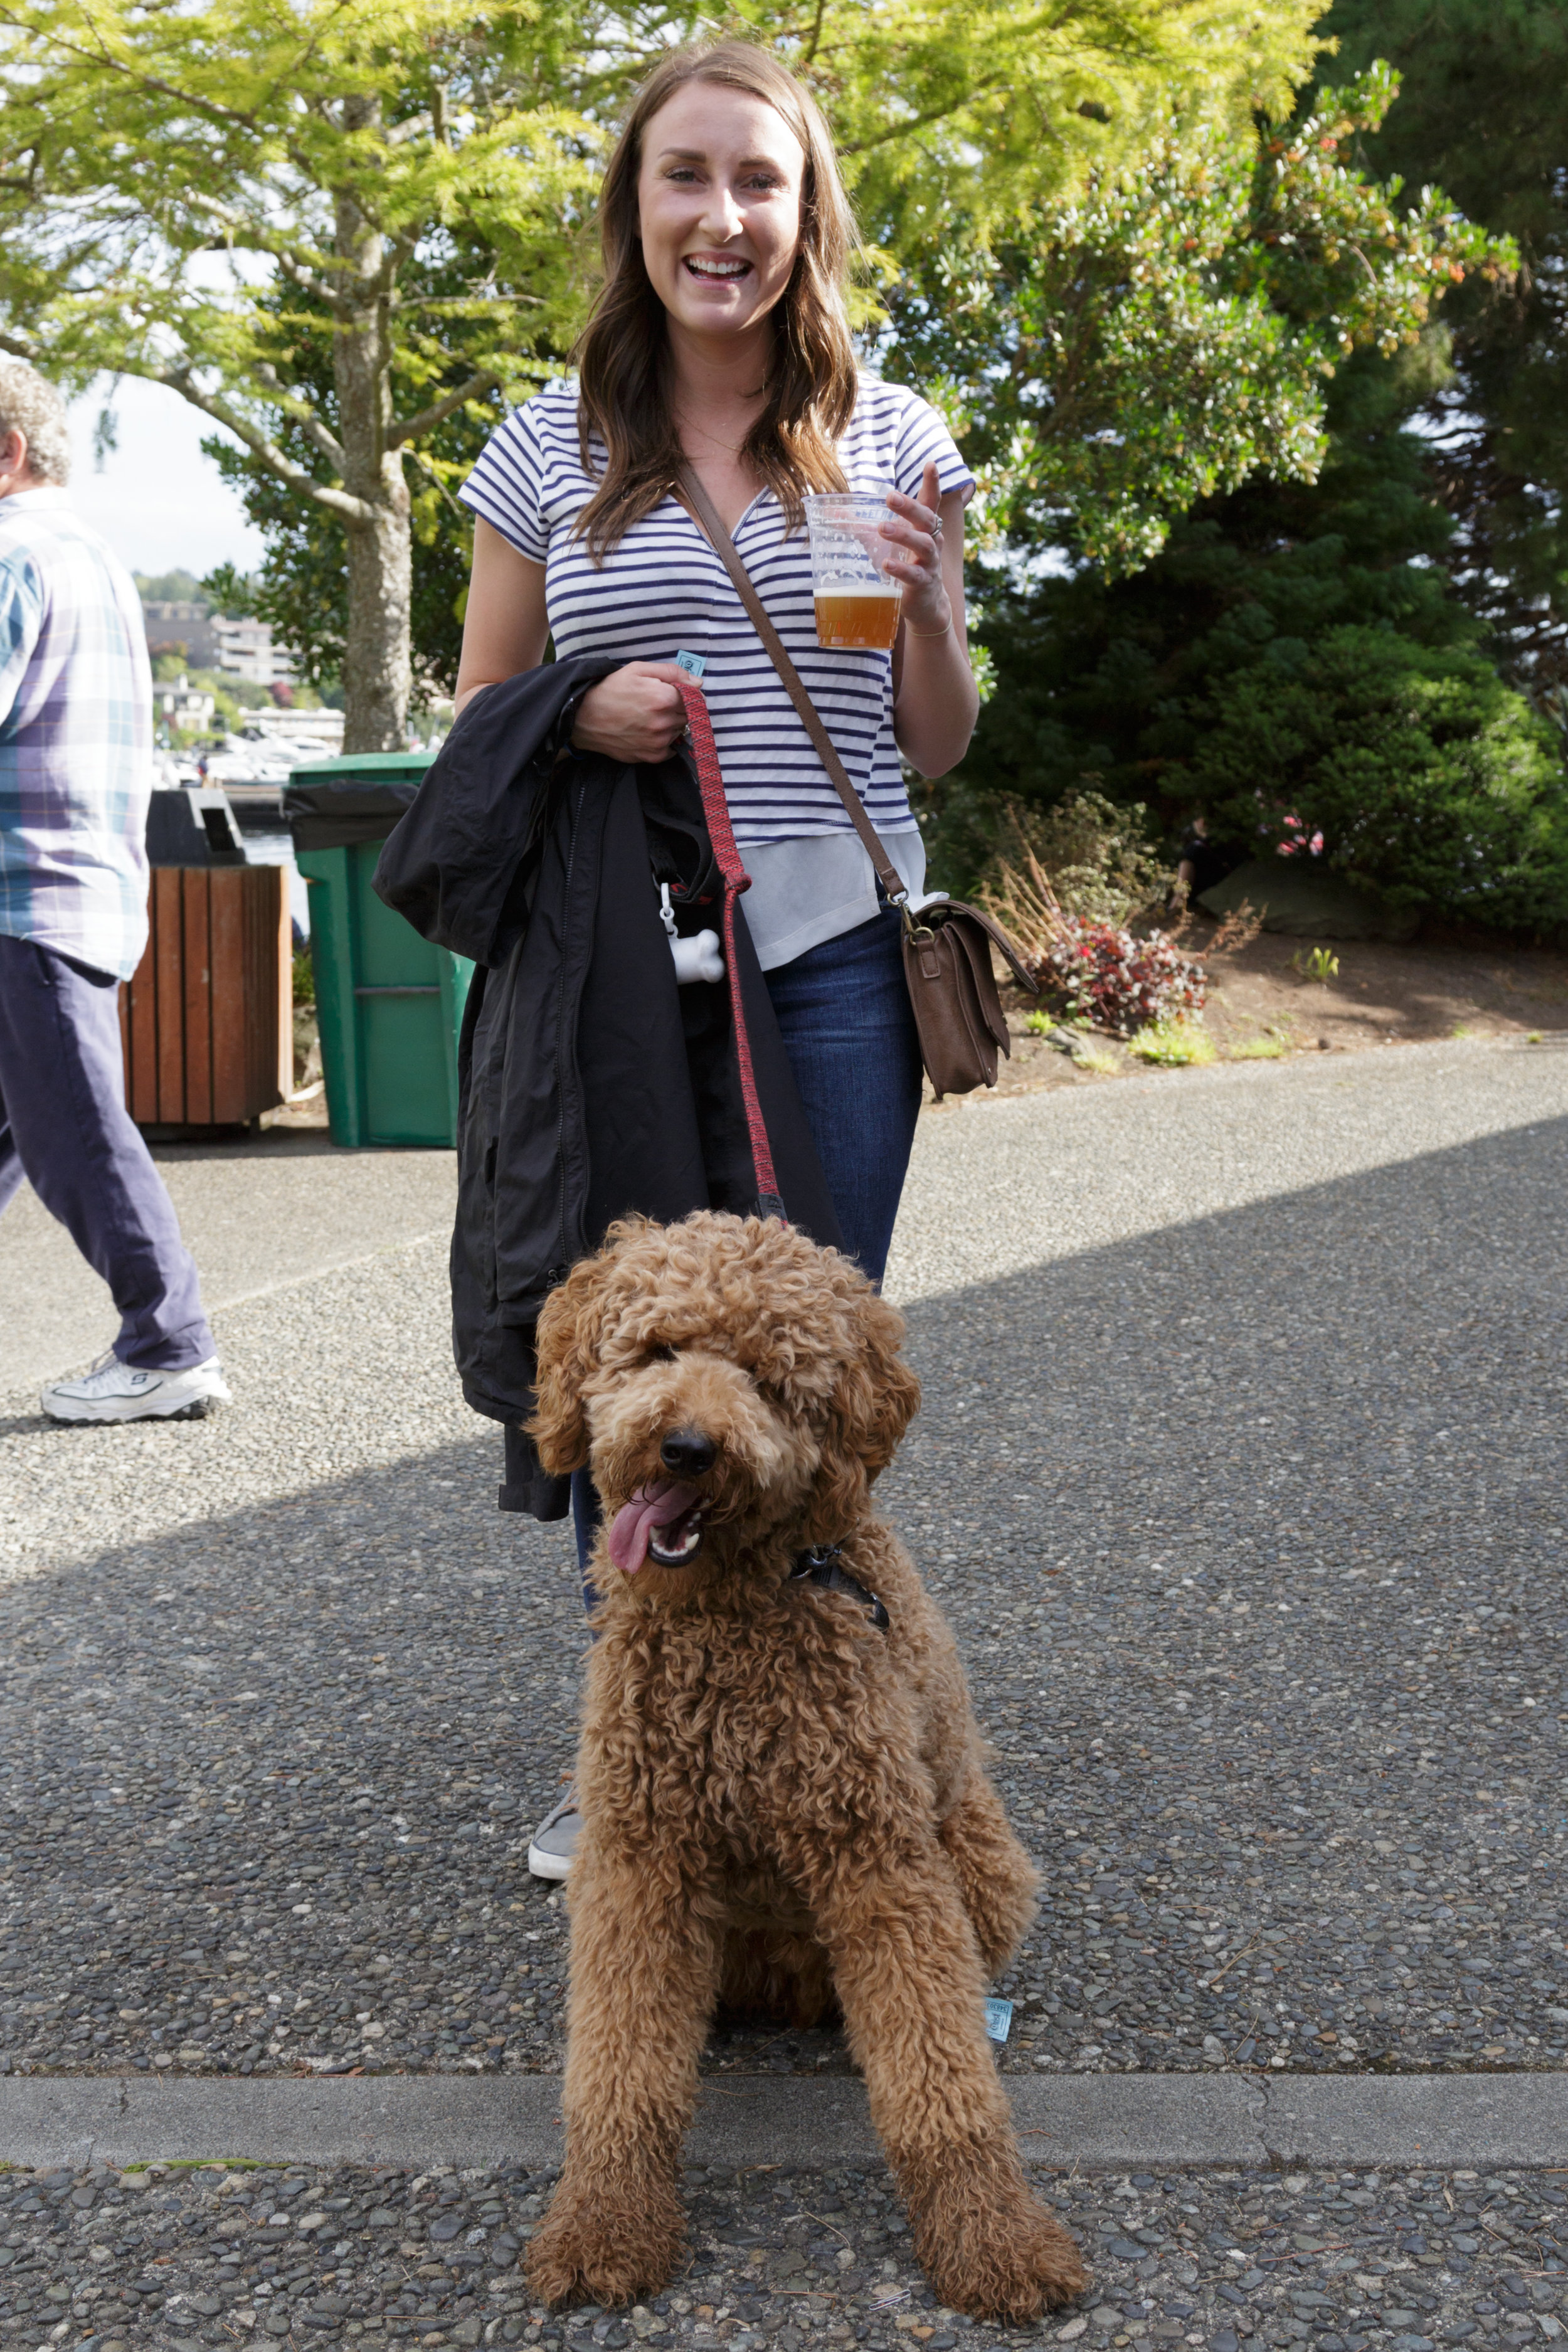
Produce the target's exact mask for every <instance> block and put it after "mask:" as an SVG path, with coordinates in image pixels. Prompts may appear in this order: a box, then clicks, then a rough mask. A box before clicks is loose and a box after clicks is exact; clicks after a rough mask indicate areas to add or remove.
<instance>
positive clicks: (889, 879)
mask: <svg viewBox="0 0 1568 2352" xmlns="http://www.w3.org/2000/svg"><path fill="white" fill-rule="evenodd" d="M679 488H680V489H681V491H682V492H683V493H684V495H685V496H686V497H687V498H688V499H689V500H690V502H691V505H692V506H693V507H694V508H695V509H696V511H697V515H698V518H699V520H700V522H701V524H702V527H703V529H704V530H706V532H707V533H708V536H709V538H710V540H711V541H712V542H713V545H714V547H715V548H716V549H717V551H718V552H719V554H720V556H721V558H722V561H723V564H724V569H725V571H726V572H728V573H729V575H730V577H731V580H732V581H733V582H734V583H735V593H736V594H737V595H738V596H739V598H740V600H741V602H742V604H744V606H745V608H746V610H747V612H748V613H749V614H751V616H752V623H753V625H754V626H755V628H756V632H757V635H758V636H759V637H761V639H762V641H763V645H764V646H766V648H767V652H768V656H769V659H770V660H771V661H772V663H773V667H774V668H775V669H776V670H777V672H778V674H779V676H780V677H782V678H783V680H784V692H785V693H786V694H787V695H788V696H789V698H790V700H791V701H792V702H793V703H794V705H795V709H797V710H798V711H799V713H800V718H801V724H802V726H803V727H804V728H805V731H806V733H807V734H808V735H809V736H810V738H811V740H812V741H813V743H814V744H815V745H816V751H817V756H818V758H819V759H820V760H821V761H822V764H823V766H824V767H825V768H826V771H827V772H828V775H829V776H830V777H831V779H832V781H833V783H834V786H835V788H836V790H837V793H838V797H839V799H840V800H841V801H842V802H843V803H844V805H845V807H846V809H847V811H848V813H849V821H850V823H851V824H853V826H854V827H855V830H856V832H857V833H858V835H859V836H860V839H861V841H862V842H863V843H864V845H865V847H866V853H867V855H868V857H869V858H870V860H871V863H872V865H873V866H875V867H876V869H877V878H878V880H879V882H880V883H881V886H882V887H883V889H884V890H885V891H886V892H887V894H888V896H889V898H890V899H891V900H892V902H893V904H894V906H895V907H901V906H902V905H903V903H904V900H905V899H906V898H908V896H909V892H908V890H907V889H906V888H905V887H904V884H903V882H902V880H901V879H900V875H899V869H898V867H897V866H895V865H894V864H893V861H892V859H891V858H890V857H889V856H888V853H887V851H886V850H885V849H884V848H883V846H882V838H881V835H879V833H878V831H877V828H876V826H875V825H874V824H872V823H871V820H870V818H869V817H868V815H867V814H866V809H865V803H863V802H862V800H861V798H860V795H859V793H858V792H857V791H856V789H855V787H854V785H853V784H852V783H851V782H850V781H849V776H848V772H847V770H846V768H845V765H844V762H843V761H842V760H841V759H840V758H839V756H838V753H837V749H836V748H835V746H834V741H833V738H832V736H831V735H829V733H828V731H827V730H826V727H825V726H824V725H823V723H822V720H821V719H820V718H819V717H818V716H817V710H816V703H815V702H813V700H812V698H811V697H810V695H809V694H808V693H807V692H806V690H805V685H804V683H803V681H802V678H801V675H800V672H799V670H797V669H796V667H795V664H794V662H792V661H791V659H790V657H789V655H788V653H787V651H786V650H785V647H784V639H783V638H782V637H781V636H780V635H779V633H778V631H777V630H776V629H775V628H774V626H773V623H772V621H770V620H769V618H768V615H767V609H766V607H765V605H764V604H763V600H762V598H761V597H760V596H759V595H758V593H757V592H756V590H755V588H754V587H753V586H752V575H751V573H750V572H748V571H747V569H746V567H745V565H744V564H743V563H742V561H741V558H740V554H739V552H738V551H737V549H736V546H735V542H734V541H733V540H732V539H731V536H730V534H729V532H728V531H727V530H725V528H724V526H723V523H722V522H721V520H720V519H719V510H718V509H717V508H716V507H715V506H714V504H713V501H712V499H710V497H709V495H708V493H707V491H706V490H705V489H704V488H703V487H702V485H701V483H700V481H699V480H698V478H697V476H696V474H695V473H694V471H693V470H692V468H691V467H689V466H687V467H683V468H682V470H681V475H680V482H679Z"/></svg>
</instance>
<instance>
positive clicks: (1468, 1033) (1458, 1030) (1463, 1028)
mask: <svg viewBox="0 0 1568 2352" xmlns="http://www.w3.org/2000/svg"><path fill="white" fill-rule="evenodd" d="M1448 1034H1449V1036H1450V1037H1474V1036H1475V1035H1477V1034H1478V1032H1477V1031H1475V1030H1474V1029H1472V1028H1471V1027H1470V1024H1469V1023H1468V1021H1456V1022H1455V1024H1454V1025H1453V1027H1452V1028H1451V1029H1450V1030H1449V1032H1448Z"/></svg>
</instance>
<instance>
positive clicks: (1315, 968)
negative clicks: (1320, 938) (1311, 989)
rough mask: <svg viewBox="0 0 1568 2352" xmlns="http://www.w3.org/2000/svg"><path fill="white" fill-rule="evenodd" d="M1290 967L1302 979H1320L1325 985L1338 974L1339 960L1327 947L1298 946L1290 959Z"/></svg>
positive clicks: (1335, 978)
mask: <svg viewBox="0 0 1568 2352" xmlns="http://www.w3.org/2000/svg"><path fill="white" fill-rule="evenodd" d="M1290 968H1291V970H1292V971H1299V972H1300V975H1301V977H1302V979H1303V980H1317V981H1321V982H1322V983H1323V985H1324V986H1325V987H1326V986H1327V985H1328V983H1329V982H1330V981H1331V980H1338V978H1339V976H1340V960H1339V958H1338V956H1337V955H1335V954H1334V953H1333V952H1332V950H1331V949H1329V948H1298V949H1297V950H1296V952H1295V954H1294V955H1293V956H1292V957H1291V959H1290Z"/></svg>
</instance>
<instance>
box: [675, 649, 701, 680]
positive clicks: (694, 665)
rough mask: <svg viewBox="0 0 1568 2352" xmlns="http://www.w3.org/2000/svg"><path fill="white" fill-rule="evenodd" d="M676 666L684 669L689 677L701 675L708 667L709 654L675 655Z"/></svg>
mask: <svg viewBox="0 0 1568 2352" xmlns="http://www.w3.org/2000/svg"><path fill="white" fill-rule="evenodd" d="M675 667H676V668H677V669H683V670H684V671H685V672H686V675H687V677H701V676H702V673H703V671H704V670H705V669H706V668H707V667H708V656H707V655H706V654H687V653H679V654H677V655H676V656H675Z"/></svg>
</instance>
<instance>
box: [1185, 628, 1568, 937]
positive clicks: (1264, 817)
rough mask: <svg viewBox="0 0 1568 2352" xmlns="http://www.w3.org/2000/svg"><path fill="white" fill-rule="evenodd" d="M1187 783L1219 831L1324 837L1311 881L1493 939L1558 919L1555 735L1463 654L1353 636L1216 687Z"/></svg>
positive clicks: (1340, 634)
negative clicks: (1496, 931) (1323, 870)
mask: <svg viewBox="0 0 1568 2352" xmlns="http://www.w3.org/2000/svg"><path fill="white" fill-rule="evenodd" d="M1184 772H1185V776H1186V779H1187V780H1188V781H1189V782H1190V784H1191V787H1192V789H1193V792H1194V796H1195V797H1197V798H1199V799H1201V800H1202V802H1203V803H1204V805H1205V807H1206V808H1207V809H1208V811H1209V819H1210V824H1211V825H1213V826H1215V829H1216V830H1219V831H1224V832H1226V833H1234V834H1236V835H1237V836H1239V837H1241V838H1247V837H1248V836H1250V837H1252V838H1254V839H1258V837H1259V836H1261V838H1262V841H1263V842H1264V844H1270V843H1272V844H1278V845H1291V844H1292V843H1293V842H1296V843H1299V842H1300V841H1302V840H1306V841H1307V842H1308V844H1309V845H1310V836H1311V835H1314V834H1321V836H1322V839H1323V843H1324V851H1323V856H1324V863H1325V864H1327V865H1329V866H1334V867H1336V868H1338V869H1339V871H1341V872H1342V873H1344V874H1346V875H1348V876H1349V877H1351V878H1352V879H1353V880H1356V881H1361V882H1367V883H1371V884H1372V885H1373V887H1376V888H1378V889H1380V890H1382V891H1383V892H1384V895H1385V897H1386V898H1388V900H1389V902H1390V903H1391V904H1392V905H1394V906H1404V907H1423V908H1431V909H1432V910H1433V911H1434V912H1435V913H1440V914H1444V915H1448V916H1463V917H1468V918H1469V919H1472V920H1474V921H1476V922H1482V923H1488V924H1494V925H1497V926H1499V927H1500V928H1501V927H1508V926H1510V925H1518V924H1527V923H1538V922H1549V921H1552V920H1554V919H1562V917H1563V914H1564V913H1565V912H1568V782H1565V780H1564V777H1563V761H1562V758H1561V756H1560V754H1559V751H1558V749H1557V746H1556V743H1555V741H1554V740H1553V736H1552V729H1551V728H1550V727H1549V726H1548V725H1547V723H1546V721H1545V720H1544V719H1538V718H1537V717H1536V716H1535V715H1534V713H1533V712H1532V711H1531V709H1530V707H1529V705H1528V704H1527V703H1526V702H1525V700H1524V698H1523V697H1522V696H1521V695H1519V694H1516V693H1514V692H1513V690H1512V689H1511V688H1510V687H1508V686H1506V685H1504V683H1503V681H1502V680H1501V679H1500V677H1498V675H1497V673H1496V671H1495V670H1494V669H1493V668H1492V667H1491V664H1490V663H1489V661H1488V659H1487V658H1486V656H1485V655H1484V654H1482V653H1480V652H1479V651H1478V650H1476V649H1475V648H1474V647H1472V646H1423V645H1417V644H1415V643H1414V642H1413V641H1412V640H1411V639H1410V638H1408V637H1403V636H1399V635H1395V634H1394V633H1393V632H1392V631H1389V630H1384V629H1380V628H1375V627H1373V628H1369V627H1363V626H1353V625H1352V626H1347V627H1342V628H1338V629H1331V630H1330V631H1329V632H1327V634H1326V635H1324V636H1323V637H1321V639H1320V640H1319V641H1318V643H1317V644H1316V645H1315V646H1310V647H1309V646H1305V645H1300V644H1299V645H1297V646H1294V647H1285V646H1279V647H1277V648H1275V657H1274V658H1272V659H1268V660H1262V661H1258V662H1257V663H1256V664H1254V665H1253V666H1252V667H1249V668H1247V669H1244V670H1241V671H1238V672H1237V673H1235V674H1234V675H1233V676H1231V677H1228V678H1226V679H1225V680H1224V681H1223V682H1222V683H1221V684H1220V686H1219V688H1218V691H1217V692H1216V694H1215V700H1214V723H1213V725H1212V727H1211V728H1210V729H1209V730H1208V731H1207V732H1206V733H1205V735H1204V736H1203V737H1202V738H1201V740H1199V741H1198V742H1197V744H1196V745H1195V746H1194V750H1193V752H1192V754H1191V756H1190V757H1189V759H1188V760H1187V761H1186V762H1185V765H1184ZM1291 819H1293V820H1294V824H1291V823H1290V822H1289V820H1291Z"/></svg>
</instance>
